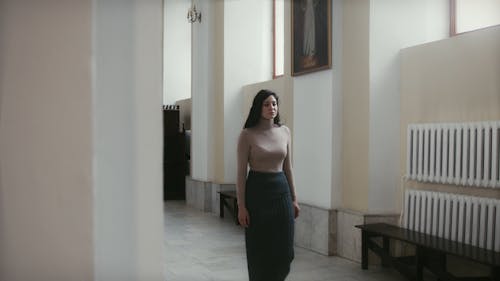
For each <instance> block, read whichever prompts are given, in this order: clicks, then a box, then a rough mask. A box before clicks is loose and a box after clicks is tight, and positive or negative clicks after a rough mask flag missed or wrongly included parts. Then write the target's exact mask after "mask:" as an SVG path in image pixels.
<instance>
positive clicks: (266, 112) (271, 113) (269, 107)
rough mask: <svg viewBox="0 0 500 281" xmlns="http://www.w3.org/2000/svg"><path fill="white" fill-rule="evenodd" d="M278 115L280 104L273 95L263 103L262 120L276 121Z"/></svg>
mask: <svg viewBox="0 0 500 281" xmlns="http://www.w3.org/2000/svg"><path fill="white" fill-rule="evenodd" d="M277 114H278V102H277V101H276V98H275V97H274V96H273V95H270V96H269V97H267V99H265V100H264V102H263V103H262V118H264V119H267V120H270V119H274V117H276V115H277Z"/></svg>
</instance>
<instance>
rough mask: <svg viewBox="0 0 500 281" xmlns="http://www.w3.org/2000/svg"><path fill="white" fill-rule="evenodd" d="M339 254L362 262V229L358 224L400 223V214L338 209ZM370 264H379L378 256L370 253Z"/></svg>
mask: <svg viewBox="0 0 500 281" xmlns="http://www.w3.org/2000/svg"><path fill="white" fill-rule="evenodd" d="M337 214H338V217H337V229H338V230H337V233H338V237H337V243H338V244H337V245H338V246H337V255H338V256H340V257H343V258H346V259H349V260H352V261H356V262H361V230H359V229H358V228H356V227H355V226H356V225H360V224H367V223H377V222H385V223H388V224H394V225H399V214H384V215H377V214H375V215H374V214H363V213H359V212H356V211H352V210H347V209H341V210H337ZM369 261H370V264H379V263H380V261H379V259H378V257H377V256H375V255H373V253H370V256H369Z"/></svg>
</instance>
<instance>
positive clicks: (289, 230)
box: [245, 171, 294, 281]
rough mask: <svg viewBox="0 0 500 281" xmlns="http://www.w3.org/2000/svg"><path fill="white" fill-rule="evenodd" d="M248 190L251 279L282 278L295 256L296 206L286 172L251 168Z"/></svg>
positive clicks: (280, 280) (276, 280)
mask: <svg viewBox="0 0 500 281" xmlns="http://www.w3.org/2000/svg"><path fill="white" fill-rule="evenodd" d="M245 190H246V192H245V198H246V207H247V209H248V213H249V217H250V225H249V226H248V227H247V228H246V230H245V242H246V252H247V263H248V275H249V277H250V281H283V280H285V278H286V276H287V275H288V273H289V272H290V263H291V262H292V260H293V258H294V251H293V235H294V210H293V205H292V198H291V196H290V188H289V185H288V181H287V179H286V176H285V174H284V173H283V172H278V173H265V172H255V171H250V172H249V174H248V178H247V181H246V189H245Z"/></svg>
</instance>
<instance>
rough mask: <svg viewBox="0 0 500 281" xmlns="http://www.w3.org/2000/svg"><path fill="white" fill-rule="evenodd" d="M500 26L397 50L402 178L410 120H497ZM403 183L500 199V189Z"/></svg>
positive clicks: (404, 168) (498, 106) (499, 108)
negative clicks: (399, 61)
mask: <svg viewBox="0 0 500 281" xmlns="http://www.w3.org/2000/svg"><path fill="white" fill-rule="evenodd" d="M499 77H500V26H497V27H492V28H487V29H483V30H479V31H474V32H470V33H466V34H462V35H459V36H455V37H452V38H449V39H446V40H442V41H438V42H433V43H429V44H425V45H420V46H416V47H411V48H407V49H404V50H402V51H401V127H400V128H401V142H400V144H401V146H400V147H401V170H400V174H401V176H403V175H404V173H405V171H406V167H405V165H406V159H405V157H406V128H407V125H408V124H409V123H431V122H468V121H484V120H500V79H499ZM405 187H406V188H408V187H416V188H425V189H432V190H440V191H450V192H460V193H467V194H475V195H480V196H488V197H496V198H500V191H499V190H496V191H495V190H491V189H481V188H470V187H458V186H455V185H429V184H421V183H416V182H407V183H405Z"/></svg>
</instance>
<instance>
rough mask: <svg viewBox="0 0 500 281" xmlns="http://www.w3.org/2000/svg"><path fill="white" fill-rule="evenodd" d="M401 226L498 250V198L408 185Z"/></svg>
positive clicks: (499, 203) (499, 238)
mask: <svg viewBox="0 0 500 281" xmlns="http://www.w3.org/2000/svg"><path fill="white" fill-rule="evenodd" d="M404 227H405V228H408V229H411V230H415V231H418V232H423V233H427V234H430V235H434V236H438V237H443V238H447V239H451V240H453V241H457V242H461V243H465V244H469V245H473V246H477V247H480V248H485V249H488V250H494V251H496V252H500V200H497V199H491V198H482V197H474V196H466V195H457V194H450V193H440V192H432V191H419V190H412V189H409V190H406V192H405V202H404Z"/></svg>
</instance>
